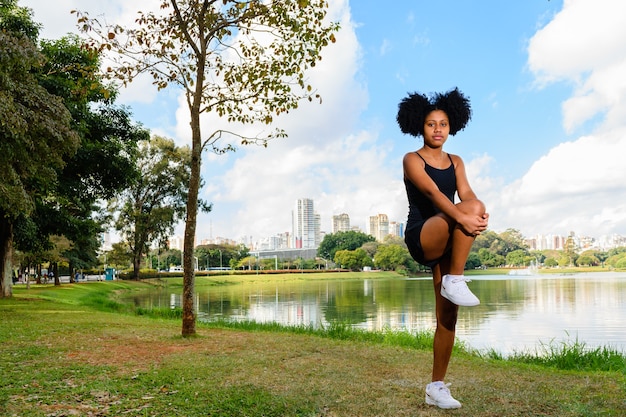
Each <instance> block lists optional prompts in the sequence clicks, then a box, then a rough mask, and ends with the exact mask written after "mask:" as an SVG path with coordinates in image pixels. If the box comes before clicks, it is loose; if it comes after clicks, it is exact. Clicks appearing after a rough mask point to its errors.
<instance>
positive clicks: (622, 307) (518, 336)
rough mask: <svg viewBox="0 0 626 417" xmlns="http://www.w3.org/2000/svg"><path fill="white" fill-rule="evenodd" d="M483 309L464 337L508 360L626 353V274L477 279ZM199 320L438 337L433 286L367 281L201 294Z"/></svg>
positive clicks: (147, 300)
mask: <svg viewBox="0 0 626 417" xmlns="http://www.w3.org/2000/svg"><path fill="white" fill-rule="evenodd" d="M472 279H473V281H472V282H471V283H469V286H470V288H471V289H472V291H473V292H474V293H475V294H476V295H477V296H478V297H479V298H480V300H481V304H480V305H479V306H477V307H461V308H460V312H459V320H458V323H457V337H458V338H459V339H460V340H463V341H465V342H466V343H467V344H469V345H470V346H471V347H474V348H477V349H493V350H495V351H498V352H500V353H502V354H504V355H507V354H510V353H512V352H519V351H526V350H531V351H533V352H534V351H535V349H536V348H541V346H542V345H546V344H550V343H552V344H554V343H557V344H559V343H561V342H567V343H569V342H575V341H579V342H583V343H584V344H585V345H586V346H588V347H597V346H609V347H612V348H616V349H618V350H620V351H623V352H626V332H625V331H624V330H625V326H626V324H625V323H626V274H625V273H612V272H601V273H586V274H575V275H535V276H509V275H485V276H473V277H472ZM133 299H134V302H135V303H136V304H137V305H141V306H144V307H150V306H160V307H167V306H169V307H172V308H173V307H180V306H181V305H182V302H181V295H180V293H172V292H170V291H168V290H167V289H165V290H161V291H155V292H151V293H149V294H144V295H139V296H133ZM196 303H197V309H198V318H199V320H213V319H217V318H223V319H228V320H254V321H256V322H277V323H281V324H284V325H313V326H320V325H327V324H329V323H331V322H333V321H341V322H349V323H353V325H354V326H355V327H359V328H363V329H371V330H381V329H385V328H391V329H402V330H408V331H418V330H432V329H434V324H435V317H434V308H435V305H434V294H433V286H432V280H431V279H430V278H427V279H411V278H409V279H398V278H396V279H368V278H367V273H364V279H361V280H345V281H343V280H329V281H325V280H322V281H318V280H315V281H306V280H297V281H288V282H281V283H248V284H236V285H225V286H219V287H210V288H207V287H200V288H197V294H196Z"/></svg>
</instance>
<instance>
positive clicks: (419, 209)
mask: <svg viewBox="0 0 626 417" xmlns="http://www.w3.org/2000/svg"><path fill="white" fill-rule="evenodd" d="M415 153H416V154H417V156H419V157H420V158H422V156H421V155H420V154H419V153H417V152H415ZM448 158H449V159H450V166H449V167H448V168H444V169H439V168H434V167H432V166H430V165H428V163H426V160H424V158H422V160H423V161H424V164H426V166H425V167H424V169H425V171H426V174H428V176H429V177H430V178H432V179H433V181H434V182H435V184H437V187H439V191H441V192H442V193H443V194H444V195H445V196H446V197H448V199H449V200H450V201H451V202H453V203H454V194H455V193H456V174H455V172H454V163H453V162H452V157H451V156H450V154H448ZM404 186H405V187H406V195H407V197H408V200H409V217H408V220H407V225H406V228H407V230H409V229H411V228H412V227H414V226H417V225H420V224H421V223H423V222H424V221H425V220H426V219H428V218H430V217H432V216H434V215H435V214H437V213H439V212H440V210H439V209H438V208H437V207H435V205H434V204H433V202H432V201H431V200H430V199H429V198H428V197H426V196H425V195H424V194H423V193H422V192H421V191H420V190H419V189H418V188H417V187H416V186H415V185H413V183H412V182H411V181H410V180H409V179H408V178H406V177H404Z"/></svg>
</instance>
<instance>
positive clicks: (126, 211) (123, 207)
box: [110, 136, 195, 279]
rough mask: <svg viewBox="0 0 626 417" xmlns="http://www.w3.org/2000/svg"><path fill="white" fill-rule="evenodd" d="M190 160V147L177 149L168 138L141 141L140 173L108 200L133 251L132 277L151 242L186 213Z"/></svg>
mask: <svg viewBox="0 0 626 417" xmlns="http://www.w3.org/2000/svg"><path fill="white" fill-rule="evenodd" d="M189 159H190V152H189V148H188V147H183V148H179V147H177V146H175V145H174V141H173V140H171V139H165V138H162V137H159V136H155V137H153V138H152V139H151V140H150V141H143V142H141V144H140V149H139V159H138V161H137V164H138V169H139V175H138V176H137V177H136V179H135V181H134V182H133V183H132V184H131V185H130V187H129V188H128V189H126V190H125V191H124V192H123V193H122V194H121V195H120V197H119V198H116V199H113V200H111V203H110V210H112V211H113V212H117V213H118V215H117V219H116V220H115V227H116V229H117V230H119V231H120V232H121V233H122V236H123V237H124V241H125V242H126V244H128V246H129V248H130V250H131V252H132V254H133V273H132V277H133V279H138V278H139V269H140V265H141V259H142V257H143V255H144V254H145V253H147V252H148V250H149V245H150V243H152V242H154V241H164V240H165V239H167V236H169V235H170V234H171V233H172V232H173V231H174V226H175V224H176V223H177V222H178V221H179V220H180V219H182V218H183V216H184V214H185V205H186V198H187V190H186V186H187V184H189V174H190V172H189ZM193 267H195V265H193V266H192V268H193Z"/></svg>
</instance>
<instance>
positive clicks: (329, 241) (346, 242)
mask: <svg viewBox="0 0 626 417" xmlns="http://www.w3.org/2000/svg"><path fill="white" fill-rule="evenodd" d="M375 241H376V239H375V238H374V236H372V235H368V234H366V233H363V232H357V231H354V230H349V231H346V232H336V233H329V234H327V235H326V236H324V239H322V242H321V243H320V246H319V247H318V248H317V256H319V257H321V258H324V259H335V254H336V253H337V251H340V250H355V249H358V248H360V247H361V246H363V245H364V244H366V243H368V242H375Z"/></svg>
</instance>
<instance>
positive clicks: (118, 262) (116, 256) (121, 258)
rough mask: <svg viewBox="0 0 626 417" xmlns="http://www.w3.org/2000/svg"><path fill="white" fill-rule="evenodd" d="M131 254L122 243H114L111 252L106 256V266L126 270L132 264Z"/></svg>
mask: <svg viewBox="0 0 626 417" xmlns="http://www.w3.org/2000/svg"><path fill="white" fill-rule="evenodd" d="M132 259H133V253H132V252H131V251H130V249H129V248H128V245H126V244H124V243H121V242H119V243H114V244H113V245H112V246H111V250H110V251H108V252H107V254H106V261H105V264H106V265H111V266H114V267H116V268H118V269H127V268H128V267H129V266H130V265H131V264H132Z"/></svg>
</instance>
